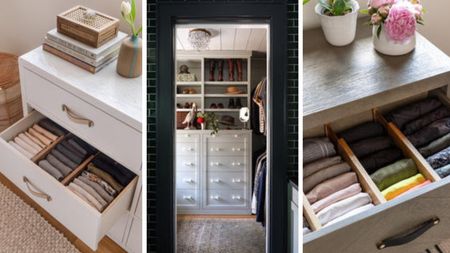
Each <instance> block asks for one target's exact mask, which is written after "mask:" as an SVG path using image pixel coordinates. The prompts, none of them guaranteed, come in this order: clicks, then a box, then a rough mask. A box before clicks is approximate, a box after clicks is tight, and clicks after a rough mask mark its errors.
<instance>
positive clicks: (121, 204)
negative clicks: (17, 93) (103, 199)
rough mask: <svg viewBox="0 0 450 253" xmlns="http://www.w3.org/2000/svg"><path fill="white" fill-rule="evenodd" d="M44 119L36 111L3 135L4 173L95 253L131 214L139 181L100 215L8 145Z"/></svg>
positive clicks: (0, 153) (0, 149) (1, 158)
mask: <svg viewBox="0 0 450 253" xmlns="http://www.w3.org/2000/svg"><path fill="white" fill-rule="evenodd" d="M42 118H44V116H43V115H42V114H40V113H39V112H37V111H34V112H32V113H31V114H29V115H27V116H26V117H25V118H23V119H21V120H20V121H18V122H17V123H15V124H14V125H13V126H11V127H9V128H8V129H7V130H5V131H4V132H2V133H1V134H0V170H1V172H2V173H3V174H4V175H5V176H6V177H7V178H8V179H9V180H11V181H12V182H13V183H14V184H15V185H16V186H17V187H19V188H20V189H21V190H22V191H23V192H25V193H26V194H27V195H28V196H29V197H30V198H32V199H33V200H34V201H35V202H36V203H37V204H38V205H40V206H41V207H42V208H43V209H45V210H46V211H47V212H48V213H50V214H51V215H52V216H53V217H54V218H55V219H57V220H58V221H59V222H60V223H61V224H63V225H64V226H65V227H66V228H67V229H68V230H70V231H71V232H72V233H73V234H75V235H76V236H77V237H78V238H80V239H81V240H82V241H83V242H84V243H86V244H87V245H88V246H89V247H90V248H92V249H94V250H95V249H96V248H97V244H98V242H99V241H100V240H101V239H102V238H103V236H104V235H105V234H106V233H107V232H108V230H109V229H110V228H111V227H112V226H113V225H114V224H115V222H116V221H117V220H118V219H120V218H121V217H122V215H124V214H125V213H126V212H127V211H128V209H129V207H130V204H131V200H132V198H133V194H134V189H135V186H136V183H137V180H138V178H137V177H135V178H134V179H133V180H132V181H131V182H130V183H129V184H128V185H127V186H126V187H125V188H124V189H123V190H122V191H121V192H120V193H119V195H118V196H116V197H115V199H114V200H113V201H112V202H111V203H110V204H109V205H108V206H107V207H106V209H105V210H103V212H101V213H100V212H98V211H97V210H96V209H94V208H93V207H91V206H90V205H89V204H88V203H86V202H85V201H83V200H82V199H80V198H79V197H78V196H77V195H75V194H74V193H73V192H72V191H70V190H69V189H68V188H67V187H66V186H65V185H63V184H62V183H61V182H59V181H57V180H55V179H54V178H53V177H52V176H50V175H49V174H48V173H47V172H45V171H44V170H42V169H41V168H40V167H38V166H37V165H36V164H35V163H33V161H31V160H29V159H28V158H26V157H25V156H24V155H22V154H21V153H19V152H18V151H17V150H15V149H14V148H13V147H12V146H11V145H10V144H9V143H7V140H10V139H11V138H13V137H14V136H16V135H17V134H18V133H20V132H22V131H24V130H26V129H27V128H28V127H30V126H31V125H32V124H33V123H36V122H38V121H39V120H40V119H42Z"/></svg>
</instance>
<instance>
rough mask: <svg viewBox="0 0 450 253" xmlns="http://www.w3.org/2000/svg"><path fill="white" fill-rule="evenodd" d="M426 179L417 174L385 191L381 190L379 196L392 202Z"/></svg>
mask: <svg viewBox="0 0 450 253" xmlns="http://www.w3.org/2000/svg"><path fill="white" fill-rule="evenodd" d="M425 181H426V179H425V177H424V176H423V175H422V174H420V173H419V174H417V175H415V176H412V177H410V178H407V179H404V180H402V181H400V182H398V183H396V184H394V185H391V186H389V187H388V188H387V189H385V190H383V191H382V192H381V194H383V196H384V198H385V199H386V200H392V199H394V198H396V197H397V196H399V195H400V194H402V193H404V192H406V191H408V190H409V189H411V188H413V187H414V186H417V185H420V184H422V183H423V182H425Z"/></svg>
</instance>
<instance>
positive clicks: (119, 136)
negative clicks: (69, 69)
mask: <svg viewBox="0 0 450 253" xmlns="http://www.w3.org/2000/svg"><path fill="white" fill-rule="evenodd" d="M22 72H23V73H21V78H23V79H25V80H22V85H26V87H24V89H26V91H27V94H32V95H31V96H27V99H28V101H29V103H30V104H31V105H32V107H34V108H35V109H37V110H39V111H40V112H42V113H43V114H45V115H47V116H49V117H50V118H51V119H52V120H54V121H55V122H56V123H58V124H59V125H61V126H63V127H64V128H66V129H67V130H69V131H70V132H72V133H74V134H75V135H77V136H79V137H80V138H82V139H84V140H85V141H86V142H88V143H90V144H92V145H93V146H95V147H96V148H97V149H99V150H101V151H102V152H104V153H105V154H107V155H109V156H110V157H112V158H114V159H115V160H116V161H118V162H120V163H121V164H123V165H125V166H126V167H128V168H130V169H131V170H133V172H135V173H136V174H140V171H139V169H140V166H141V161H142V159H141V156H142V140H141V138H142V135H141V133H140V132H139V131H137V130H135V129H134V128H132V127H130V126H129V125H127V124H126V123H124V122H122V121H120V120H118V119H116V118H114V117H112V116H111V115H109V114H107V113H105V112H104V111H102V110H100V109H98V108H97V107H95V106H93V105H91V104H89V103H87V102H85V101H83V100H82V99H80V98H79V97H77V96H75V95H73V94H72V93H69V92H67V91H66V90H64V89H63V88H60V87H59V86H57V85H55V84H53V83H52V82H51V81H49V80H47V79H44V78H42V77H41V76H39V75H37V74H35V73H34V72H32V71H30V70H27V69H26V68H22ZM92 85H95V84H92ZM49 98H51V99H49Z"/></svg>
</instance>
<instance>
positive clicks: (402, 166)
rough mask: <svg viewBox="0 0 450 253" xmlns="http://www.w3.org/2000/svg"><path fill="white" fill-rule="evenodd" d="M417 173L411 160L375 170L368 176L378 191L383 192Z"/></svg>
mask: <svg viewBox="0 0 450 253" xmlns="http://www.w3.org/2000/svg"><path fill="white" fill-rule="evenodd" d="M417 173H418V171H417V167H416V164H415V163H414V161H413V160H412V159H402V160H400V161H397V162H395V163H393V164H391V165H388V166H386V167H383V168H381V169H379V170H377V171H376V172H375V173H373V174H372V175H370V178H371V179H372V181H373V182H374V183H375V184H376V185H377V187H378V189H379V190H380V191H383V190H384V189H386V188H388V187H389V186H391V185H393V184H395V183H398V182H400V181H402V180H404V179H407V178H410V177H412V176H414V175H416V174H417Z"/></svg>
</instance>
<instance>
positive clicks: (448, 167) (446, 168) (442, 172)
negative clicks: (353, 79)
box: [435, 164, 450, 178]
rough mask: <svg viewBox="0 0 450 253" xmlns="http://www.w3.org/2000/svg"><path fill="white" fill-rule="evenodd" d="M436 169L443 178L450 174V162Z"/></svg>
mask: <svg viewBox="0 0 450 253" xmlns="http://www.w3.org/2000/svg"><path fill="white" fill-rule="evenodd" d="M435 171H436V173H437V174H438V175H439V176H440V177H441V178H444V177H447V176H448V175H450V164H448V165H445V166H444V167H440V168H437V169H436V170H435Z"/></svg>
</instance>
